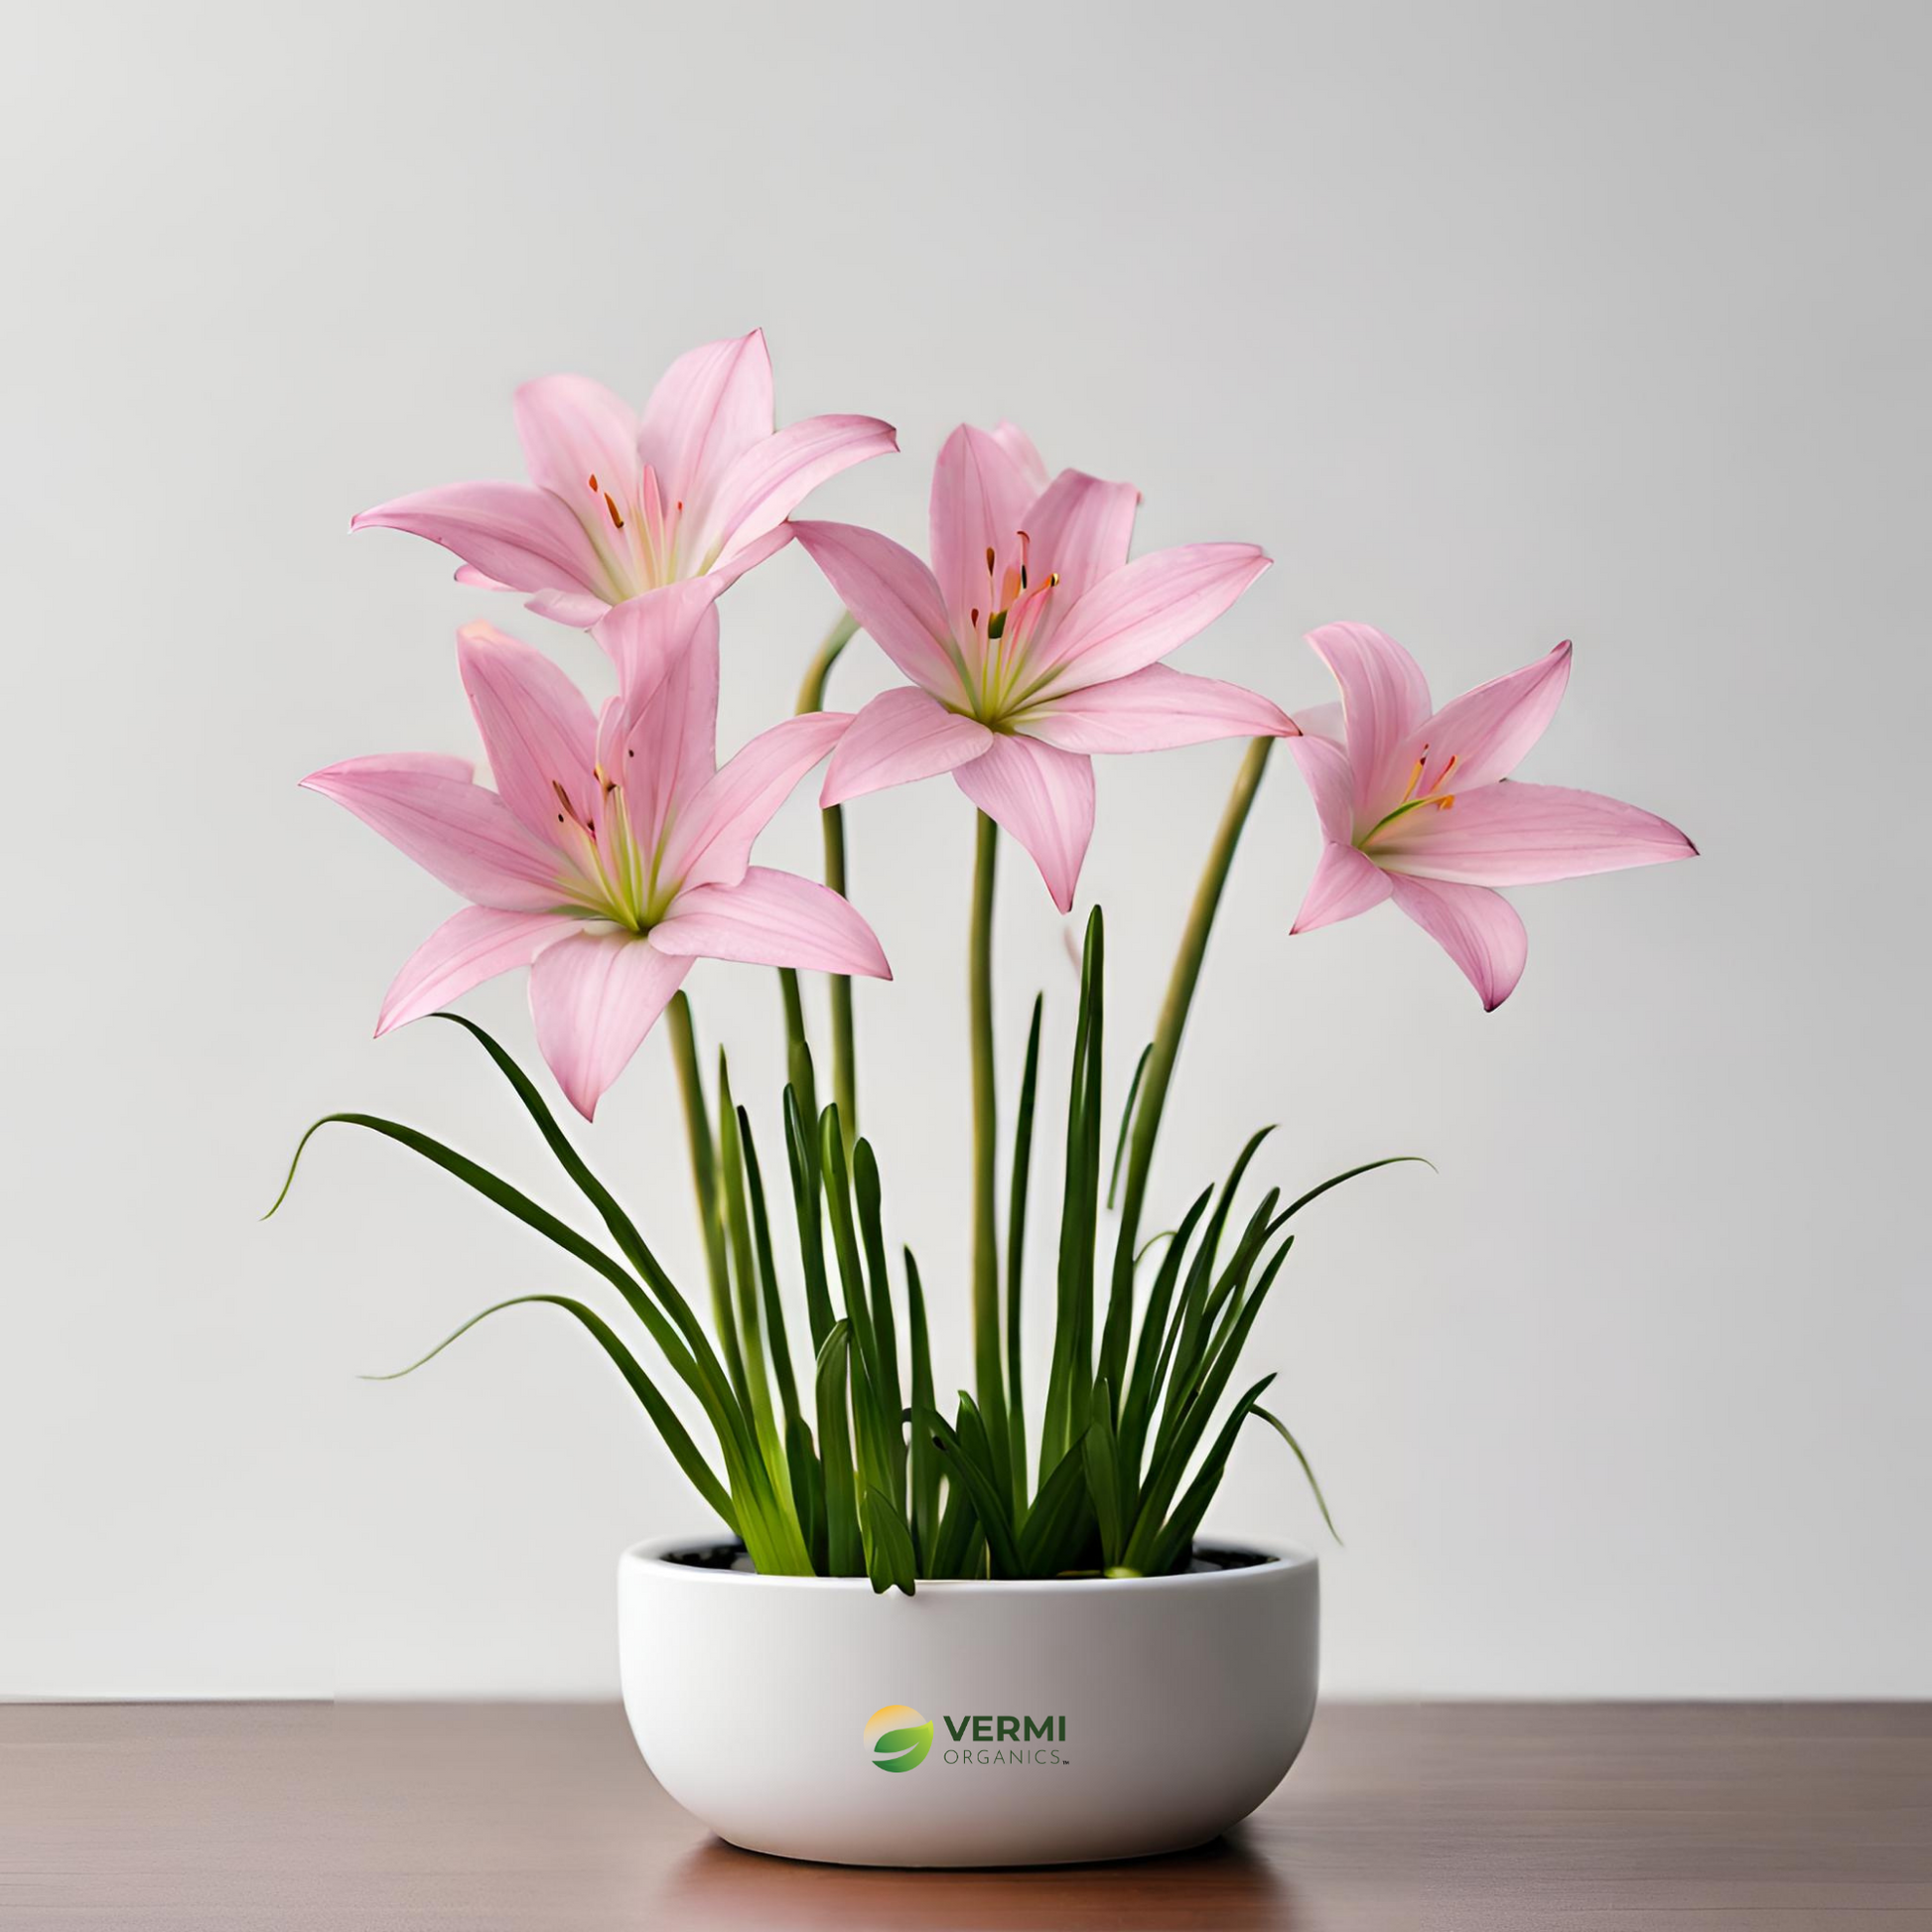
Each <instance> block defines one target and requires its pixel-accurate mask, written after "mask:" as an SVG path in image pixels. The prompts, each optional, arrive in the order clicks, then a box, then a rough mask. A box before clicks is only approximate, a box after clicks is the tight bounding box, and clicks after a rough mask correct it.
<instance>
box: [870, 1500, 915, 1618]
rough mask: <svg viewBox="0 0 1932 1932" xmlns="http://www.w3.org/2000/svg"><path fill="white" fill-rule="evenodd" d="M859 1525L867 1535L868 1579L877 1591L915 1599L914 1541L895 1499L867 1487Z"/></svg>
mask: <svg viewBox="0 0 1932 1932" xmlns="http://www.w3.org/2000/svg"><path fill="white" fill-rule="evenodd" d="M859 1523H860V1527H861V1529H862V1530H863V1531H864V1533H865V1542H866V1575H867V1576H868V1577H870V1578H871V1579H872V1587H873V1588H874V1590H875V1591H877V1592H880V1593H882V1594H883V1593H884V1592H885V1591H886V1590H889V1589H902V1590H903V1591H904V1592H905V1593H906V1595H907V1596H910V1595H912V1594H913V1593H914V1591H915V1590H916V1589H917V1587H918V1586H917V1584H916V1583H915V1581H914V1579H915V1578H916V1576H917V1574H918V1572H917V1566H916V1564H915V1562H914V1559H913V1554H912V1539H911V1537H910V1536H909V1535H908V1534H907V1533H906V1528H905V1518H904V1517H903V1516H902V1515H900V1514H899V1511H898V1508H897V1505H896V1504H895V1503H894V1501H893V1499H892V1497H890V1496H889V1495H887V1494H886V1492H885V1491H884V1490H883V1489H877V1488H874V1487H872V1486H871V1485H868V1486H867V1489H866V1493H865V1494H864V1495H863V1496H861V1497H860V1498H859Z"/></svg>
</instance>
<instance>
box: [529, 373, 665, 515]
mask: <svg viewBox="0 0 1932 1932" xmlns="http://www.w3.org/2000/svg"><path fill="white" fill-rule="evenodd" d="M512 406H513V409H514V412H515V416H516V434H517V438H518V440H519V441H520V442H521V443H522V445H523V463H524V467H525V468H526V469H527V470H528V471H529V473H530V481H531V482H532V483H535V484H536V485H537V487H538V488H539V489H547V490H549V491H550V492H551V493H552V494H553V495H557V496H561V497H562V498H563V499H564V501H565V503H566V504H568V505H570V506H571V507H573V508H575V509H576V510H577V511H578V513H579V515H580V516H587V517H590V518H592V519H593V520H594V521H601V519H602V518H603V517H604V516H605V515H606V514H607V512H606V510H605V506H604V499H605V497H606V496H609V497H611V498H612V499H613V500H614V501H615V502H616V503H617V504H618V506H619V507H620V509H622V508H623V506H624V505H626V504H628V503H631V502H633V501H635V499H636V494H637V483H638V477H639V474H640V465H639V464H638V461H637V413H636V411H635V410H633V409H632V408H631V407H630V405H629V404H628V403H627V402H625V401H624V399H623V398H622V397H621V396H619V395H614V394H612V392H611V391H610V390H609V389H607V388H606V387H605V386H604V384H603V383H601V382H593V381H592V380H591V378H590V377H589V376H587V375H546V376H540V377H538V379H537V380H536V381H534V382H526V383H524V384H523V386H522V387H521V388H520V389H518V390H517V392H516V399H515V402H514V404H513V405H512ZM626 514H627V512H626Z"/></svg>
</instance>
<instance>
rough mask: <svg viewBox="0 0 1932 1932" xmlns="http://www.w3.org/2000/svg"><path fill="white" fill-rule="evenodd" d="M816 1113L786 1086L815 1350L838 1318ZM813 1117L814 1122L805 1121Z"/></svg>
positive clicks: (789, 1159) (789, 1148) (790, 1160)
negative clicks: (805, 1109)
mask: <svg viewBox="0 0 1932 1932" xmlns="http://www.w3.org/2000/svg"><path fill="white" fill-rule="evenodd" d="M817 1120H818V1116H817V1115H816V1114H807V1113H801V1112H800V1110H799V1098H798V1090H797V1089H796V1088H794V1087H786V1088H785V1167H786V1169H787V1171H788V1172H789V1173H790V1175H791V1206H792V1213H793V1215H794V1217H795V1219H796V1221H797V1224H798V1259H799V1264H800V1266H801V1267H802V1268H803V1270H804V1274H805V1312H806V1318H807V1320H808V1321H809V1322H810V1324H811V1331H812V1353H813V1355H814V1356H816V1355H817V1353H818V1351H819V1350H820V1349H821V1348H823V1347H824V1346H825V1337H826V1336H827V1335H829V1334H830V1333H831V1332H832V1322H833V1320H834V1319H835V1316H834V1313H833V1310H832V1295H831V1291H830V1289H829V1288H828V1287H827V1285H826V1275H825V1223H824V1219H823V1216H824V1212H825V1208H824V1202H823V1200H822V1198H821V1196H820V1191H819V1177H818V1144H817V1142H816V1141H815V1140H814V1138H813V1136H814V1134H815V1133H816V1132H817V1127H816V1123H817ZM807 1121H811V1122H812V1123H814V1124H813V1126H811V1127H807V1126H806V1125H805V1123H806V1122H807Z"/></svg>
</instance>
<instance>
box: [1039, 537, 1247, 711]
mask: <svg viewBox="0 0 1932 1932" xmlns="http://www.w3.org/2000/svg"><path fill="white" fill-rule="evenodd" d="M1268 563H1269V559H1268V557H1267V556H1266V554H1265V553H1264V552H1262V551H1260V550H1257V549H1256V548H1255V546H1254V545H1253V544H1251V543H1189V544H1183V545H1182V546H1181V547H1180V548H1179V549H1176V550H1157V551H1155V552H1154V553H1153V554H1152V555H1151V556H1147V557H1137V558H1135V560H1134V561H1133V562H1132V563H1131V564H1128V565H1127V566H1126V567H1125V568H1124V569H1121V570H1117V571H1115V572H1114V573H1113V575H1112V576H1110V577H1103V578H1102V579H1101V580H1100V582H1099V583H1098V584H1096V585H1095V586H1094V587H1093V589H1092V590H1090V591H1089V592H1088V593H1087V594H1086V596H1084V597H1083V598H1081V599H1080V600H1079V602H1078V603H1077V604H1075V605H1074V606H1073V608H1072V609H1071V610H1070V611H1069V612H1067V614H1066V615H1065V616H1064V617H1063V618H1062V619H1061V620H1060V621H1059V625H1058V628H1057V629H1055V630H1054V632H1053V634H1052V636H1051V637H1050V639H1048V641H1047V643H1046V645H1045V647H1044V649H1043V650H1042V651H1041V652H1040V654H1039V657H1038V659H1037V667H1038V668H1039V669H1040V670H1041V671H1044V670H1047V669H1049V668H1053V667H1057V668H1058V671H1059V677H1058V679H1057V681H1056V682H1055V683H1054V685H1053V687H1052V689H1053V694H1054V695H1055V696H1060V695H1063V694H1064V692H1065V690H1066V689H1068V688H1069V687H1078V686H1084V685H1089V684H1104V683H1106V682H1107V681H1108V680H1109V679H1110V678H1117V677H1125V676H1127V675H1128V673H1129V672H1130V671H1138V670H1140V669H1142V668H1143V667H1144V666H1145V665H1148V664H1152V663H1154V662H1156V661H1157V660H1158V659H1160V658H1163V657H1165V656H1167V654H1168V653H1169V651H1171V650H1173V649H1174V648H1175V646H1176V645H1179V644H1184V643H1185V642H1186V641H1187V639H1188V638H1189V637H1191V636H1193V635H1194V633H1195V632H1196V631H1199V630H1204V629H1205V628H1206V627H1207V626H1208V625H1209V624H1210V623H1212V622H1213V621H1214V620H1215V619H1216V618H1218V617H1219V616H1220V615H1221V613H1222V612H1223V611H1225V610H1226V609H1227V608H1228V606H1229V605H1231V604H1232V603H1233V602H1234V600H1235V599H1236V598H1238V597H1239V596H1240V595H1241V593H1242V592H1243V591H1245V590H1246V589H1247V588H1248V586H1249V585H1250V584H1252V583H1253V582H1254V581H1255V579H1256V578H1257V577H1259V576H1260V575H1261V573H1262V572H1263V571H1264V570H1266V569H1267V568H1268Z"/></svg>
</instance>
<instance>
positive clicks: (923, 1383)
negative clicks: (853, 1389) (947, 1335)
mask: <svg viewBox="0 0 1932 1932" xmlns="http://www.w3.org/2000/svg"><path fill="white" fill-rule="evenodd" d="M905 1309H906V1328H907V1330H908V1337H909V1341H910V1345H911V1350H912V1407H913V1408H914V1409H930V1408H932V1407H933V1406H934V1401H933V1391H932V1340H931V1337H930V1335H929V1334H928V1333H927V1330H926V1318H925V1289H924V1286H923V1285H922V1284H921V1282H920V1280H919V1264H918V1263H917V1262H916V1261H915V1260H914V1259H913V1257H912V1250H911V1249H910V1248H907V1249H906V1250H905ZM911 1436H912V1441H911V1445H910V1452H911V1463H912V1466H911V1486H912V1541H913V1544H914V1547H915V1548H916V1550H917V1553H918V1560H919V1562H920V1564H921V1565H923V1566H925V1567H926V1575H927V1576H932V1575H935V1574H936V1573H935V1572H934V1571H933V1570H932V1569H931V1567H930V1566H931V1564H932V1560H933V1556H934V1553H935V1550H936V1548H937V1543H938V1535H939V1484H940V1480H941V1475H942V1471H941V1469H940V1467H939V1454H938V1451H937V1450H936V1449H934V1448H933V1447H932V1439H931V1438H930V1437H929V1436H927V1435H926V1434H925V1433H924V1432H923V1431H921V1430H918V1429H914V1430H913V1431H912V1432H911Z"/></svg>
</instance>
